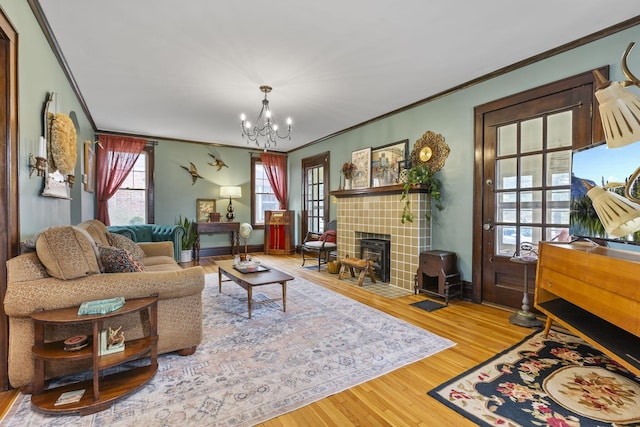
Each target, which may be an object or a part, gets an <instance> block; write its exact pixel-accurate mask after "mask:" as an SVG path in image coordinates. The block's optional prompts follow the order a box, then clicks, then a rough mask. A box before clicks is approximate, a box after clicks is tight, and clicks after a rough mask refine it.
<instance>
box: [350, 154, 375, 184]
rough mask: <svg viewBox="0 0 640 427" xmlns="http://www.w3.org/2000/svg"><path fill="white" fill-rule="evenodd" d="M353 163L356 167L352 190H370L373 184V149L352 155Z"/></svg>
mask: <svg viewBox="0 0 640 427" xmlns="http://www.w3.org/2000/svg"><path fill="white" fill-rule="evenodd" d="M351 163H353V164H354V165H355V166H356V167H355V171H354V172H353V178H352V183H351V188H353V189H358V188H369V186H370V184H371V180H370V179H371V169H370V168H371V147H367V148H363V149H362V150H356V151H353V152H352V153H351Z"/></svg>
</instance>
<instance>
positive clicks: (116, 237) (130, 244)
mask: <svg viewBox="0 0 640 427" xmlns="http://www.w3.org/2000/svg"><path fill="white" fill-rule="evenodd" d="M107 240H108V241H109V245H111V246H114V247H116V248H120V249H126V250H127V251H129V252H130V253H131V254H132V255H133V256H134V257H136V258H137V259H138V261H139V260H141V259H142V258H144V257H146V256H147V255H146V254H145V253H144V251H143V250H142V248H141V247H140V246H138V244H137V243H136V242H134V241H133V240H131V239H130V238H128V237H127V236H123V235H122V234H118V233H107Z"/></svg>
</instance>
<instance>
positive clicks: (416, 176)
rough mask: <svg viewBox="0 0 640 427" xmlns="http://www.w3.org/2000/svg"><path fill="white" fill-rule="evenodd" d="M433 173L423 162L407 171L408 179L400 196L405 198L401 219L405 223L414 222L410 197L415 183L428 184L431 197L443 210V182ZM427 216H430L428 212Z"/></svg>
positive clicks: (401, 198) (439, 208)
mask: <svg viewBox="0 0 640 427" xmlns="http://www.w3.org/2000/svg"><path fill="white" fill-rule="evenodd" d="M433 175H434V174H433V172H432V171H431V169H430V168H429V166H427V165H426V164H423V163H421V164H418V165H416V166H413V167H411V168H410V169H409V170H408V171H407V180H406V181H405V183H404V188H403V190H402V197H400V201H403V200H404V206H403V208H402V218H401V219H400V220H401V222H402V223H403V224H404V223H405V221H408V222H413V213H411V200H410V199H409V190H411V188H412V187H413V186H415V185H418V184H424V185H426V186H427V187H428V189H429V194H430V195H431V199H433V200H434V201H435V206H436V207H437V208H438V210H442V209H443V208H444V206H443V205H442V202H441V199H440V196H441V194H440V185H441V182H440V180H439V179H438V178H436V177H434V176H433ZM426 216H427V218H430V216H429V213H428V212H427V214H426Z"/></svg>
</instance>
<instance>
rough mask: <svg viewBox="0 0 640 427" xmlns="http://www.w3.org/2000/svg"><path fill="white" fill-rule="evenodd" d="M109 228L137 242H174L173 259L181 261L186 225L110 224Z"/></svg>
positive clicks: (111, 231) (110, 230) (112, 231)
mask: <svg viewBox="0 0 640 427" xmlns="http://www.w3.org/2000/svg"><path fill="white" fill-rule="evenodd" d="M107 230H109V232H110V233H118V234H122V235H124V236H127V237H128V238H130V239H131V240H133V241H134V242H136V243H147V242H173V259H175V260H176V262H180V251H181V250H182V237H183V236H184V234H185V230H184V227H182V226H181V225H159V224H132V225H110V226H108V227H107Z"/></svg>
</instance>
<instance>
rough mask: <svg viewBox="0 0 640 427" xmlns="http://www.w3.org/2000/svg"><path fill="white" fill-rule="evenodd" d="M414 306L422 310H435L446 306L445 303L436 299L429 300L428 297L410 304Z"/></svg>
mask: <svg viewBox="0 0 640 427" xmlns="http://www.w3.org/2000/svg"><path fill="white" fill-rule="evenodd" d="M411 305H412V306H414V307H418V308H420V309H422V310H426V311H435V310H437V309H439V308H442V307H446V305H445V304H441V303H439V302H438V301H431V300H430V299H426V300H424V301H418V302H414V303H413V304H411Z"/></svg>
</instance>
